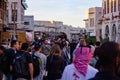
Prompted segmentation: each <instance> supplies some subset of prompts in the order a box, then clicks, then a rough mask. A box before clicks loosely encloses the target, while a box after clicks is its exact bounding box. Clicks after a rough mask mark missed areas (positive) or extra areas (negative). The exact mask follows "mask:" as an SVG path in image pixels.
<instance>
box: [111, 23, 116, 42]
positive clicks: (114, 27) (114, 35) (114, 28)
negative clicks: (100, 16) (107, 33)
mask: <svg viewBox="0 0 120 80" xmlns="http://www.w3.org/2000/svg"><path fill="white" fill-rule="evenodd" d="M112 39H113V41H116V25H115V24H113V27H112Z"/></svg>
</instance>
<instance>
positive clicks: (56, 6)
mask: <svg viewBox="0 0 120 80" xmlns="http://www.w3.org/2000/svg"><path fill="white" fill-rule="evenodd" d="M26 1H27V4H28V9H27V10H26V11H25V14H26V15H34V18H35V20H47V21H52V20H54V21H62V22H63V23H64V24H67V25H72V26H75V27H77V26H80V27H84V21H83V19H85V12H86V11H87V10H88V8H90V7H101V6H102V0H26ZM35 1H37V2H35Z"/></svg>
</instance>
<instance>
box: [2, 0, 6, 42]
mask: <svg viewBox="0 0 120 80" xmlns="http://www.w3.org/2000/svg"><path fill="white" fill-rule="evenodd" d="M6 15H7V0H0V42H1V41H2V32H3V28H4V27H5V26H6V25H7V22H6Z"/></svg>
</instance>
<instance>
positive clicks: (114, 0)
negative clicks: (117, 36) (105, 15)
mask: <svg viewBox="0 0 120 80" xmlns="http://www.w3.org/2000/svg"><path fill="white" fill-rule="evenodd" d="M118 1H119V0H118ZM114 12H116V0H114Z"/></svg>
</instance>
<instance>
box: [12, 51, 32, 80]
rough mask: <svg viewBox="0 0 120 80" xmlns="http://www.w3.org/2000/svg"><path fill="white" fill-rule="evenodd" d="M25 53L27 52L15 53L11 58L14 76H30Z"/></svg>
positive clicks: (27, 77) (26, 77)
mask: <svg viewBox="0 0 120 80" xmlns="http://www.w3.org/2000/svg"><path fill="white" fill-rule="evenodd" d="M25 54H27V53H24V52H22V53H16V55H15V58H14V60H13V75H14V77H16V78H18V77H21V78H25V79H29V78H30V72H29V66H28V63H27V59H26V55H25Z"/></svg>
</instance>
